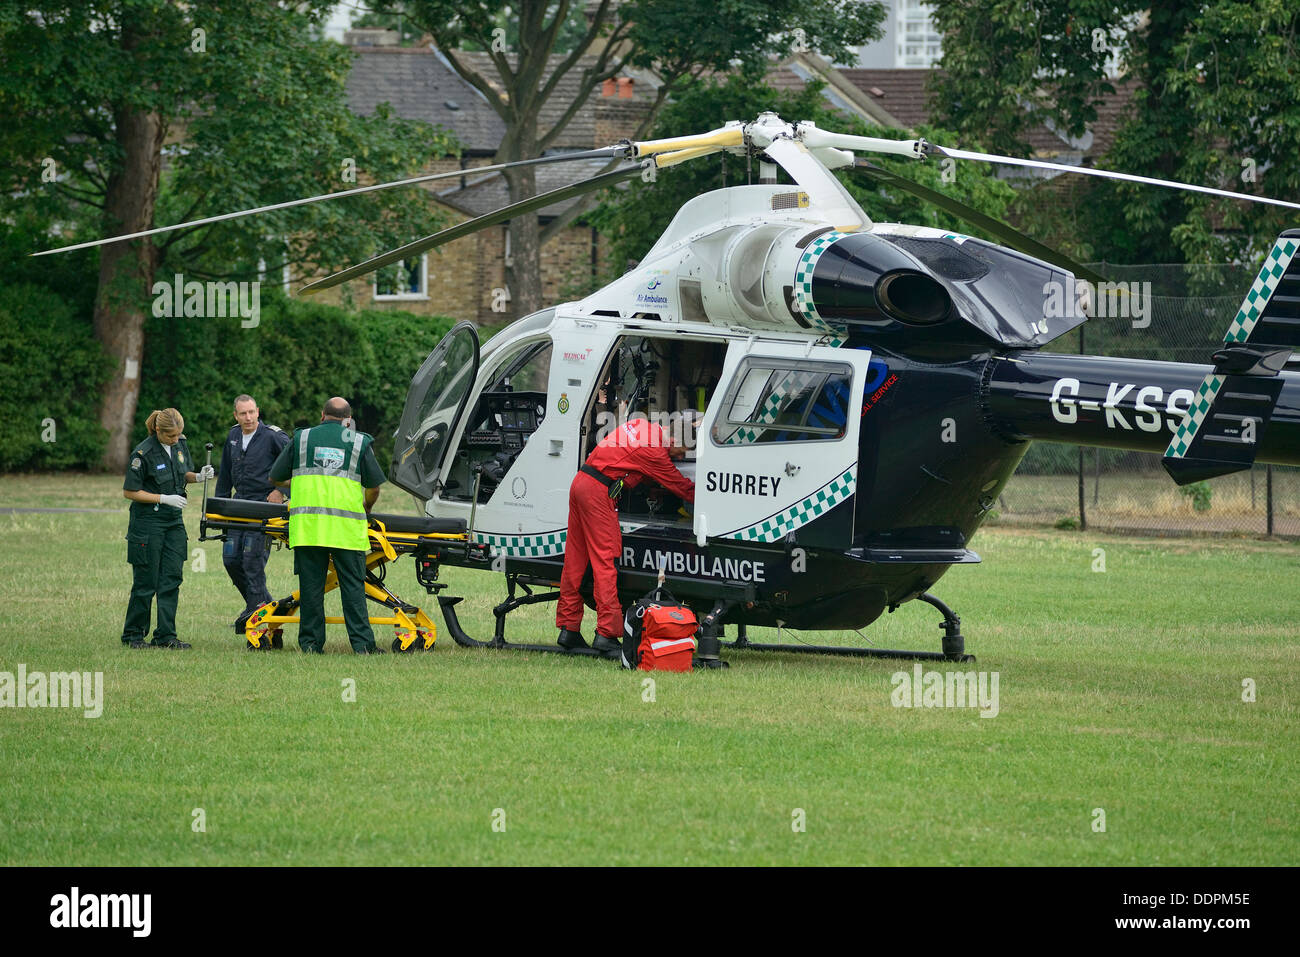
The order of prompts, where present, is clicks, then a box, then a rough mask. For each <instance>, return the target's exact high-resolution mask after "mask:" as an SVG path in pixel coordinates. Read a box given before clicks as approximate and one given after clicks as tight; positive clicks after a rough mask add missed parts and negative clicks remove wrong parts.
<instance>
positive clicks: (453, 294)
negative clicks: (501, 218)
mask: <svg viewBox="0 0 1300 957" xmlns="http://www.w3.org/2000/svg"><path fill="white" fill-rule="evenodd" d="M354 53H355V59H354V61H353V67H352V73H351V75H350V77H349V80H348V105H349V106H350V107H351V109H352V110H354V111H355V112H357V113H359V114H362V115H367V114H371V113H373V112H374V111H375V109H376V107H377V106H378V105H379V104H381V103H385V102H386V103H389V104H391V106H392V108H393V111H394V113H396V115H398V116H400V117H403V118H404V119H412V120H423V121H424V122H427V123H430V124H432V125H435V126H440V127H443V128H445V129H446V130H448V131H450V132H451V133H452V134H454V136H455V137H456V139H457V140H458V141H459V143H460V144H461V156H460V157H459V158H456V157H442V158H439V159H436V160H433V161H432V162H430V163H429V164H428V165H427V166H426V167H425V168H424V170H423V171H422V172H426V173H436V172H450V171H453V170H456V169H463V170H465V175H463V176H461V177H458V178H456V179H450V180H440V181H437V182H433V183H428V184H422V185H421V186H418V187H414V188H423V189H426V190H427V191H428V192H430V193H432V194H433V195H434V196H435V197H436V200H437V202H438V204H439V205H440V206H441V207H442V210H443V212H444V213H445V214H446V216H447V218H448V220H449V225H450V224H451V223H457V222H463V221H465V220H467V219H472V218H473V217H475V216H479V215H482V214H484V213H487V212H490V211H492V210H494V209H498V208H500V207H501V206H505V205H507V204H508V203H509V192H508V189H507V187H506V182H505V179H504V178H503V177H502V176H501V174H500V173H489V174H486V175H480V176H475V175H474V174H473V172H472V170H473V169H474V168H475V167H481V166H488V165H490V164H491V162H492V157H493V155H494V154H495V153H496V150H497V147H498V145H499V144H500V142H501V139H502V137H503V135H504V133H505V125H504V123H503V122H502V120H501V118H500V117H499V116H497V114H496V112H495V111H494V110H493V109H492V107H491V106H490V105H489V104H488V102H487V100H486V99H485V98H484V97H483V95H482V94H481V93H479V92H478V91H477V90H476V89H474V87H472V86H471V85H470V84H469V83H467V82H465V80H463V79H462V78H461V77H460V76H459V75H458V74H457V73H456V72H455V70H453V69H452V68H451V66H450V65H449V64H448V63H447V61H446V60H445V59H444V58H443V57H442V56H441V55H440V54H439V53H438V51H437V50H435V49H433V48H432V47H429V46H418V47H399V46H358V47H354ZM458 57H460V58H463V59H464V60H465V61H468V62H469V64H470V65H472V66H473V67H474V68H475V69H476V70H478V71H480V72H481V73H482V74H483V75H484V76H485V77H487V78H488V79H489V80H491V79H492V78H493V77H494V76H495V74H494V72H493V70H492V68H491V66H490V61H489V60H488V57H487V55H486V54H482V53H468V52H459V53H458ZM557 59H558V58H557ZM580 74H581V69H580V67H579V68H575V70H574V71H572V72H571V73H570V74H569V75H567V76H565V77H563V78H562V79H561V81H560V83H559V84H558V86H557V89H556V91H555V93H554V95H553V96H552V97H551V98H550V100H549V101H548V103H547V105H546V106H545V107H543V109H542V114H541V116H540V118H539V129H542V130H545V129H548V128H549V127H550V126H551V125H552V124H553V123H554V122H555V120H556V119H558V118H559V116H560V114H561V113H562V112H563V110H564V109H565V107H567V105H568V104H569V103H571V102H572V101H573V96H574V91H575V88H576V86H577V83H578V77H579V76H580ZM638 82H639V83H640V88H639V89H638V86H637V84H638ZM652 96H653V90H651V89H649V88H648V84H646V82H645V80H644V78H643V77H639V76H627V77H619V78H618V79H617V81H613V82H610V83H606V84H605V86H604V88H598V89H597V90H596V91H595V92H594V93H593V94H592V95H591V97H590V98H589V99H588V101H587V103H586V104H585V105H584V107H583V108H582V109H581V110H580V111H579V112H578V113H577V114H576V115H575V116H574V117H573V118H572V119H571V120H570V122H569V123H568V125H567V126H566V127H565V129H564V131H563V132H562V133H561V135H560V137H559V139H558V141H557V142H556V143H555V144H554V145H553V147H552V151H554V152H564V151H570V150H585V149H592V148H594V147H598V146H607V145H610V144H612V143H615V142H617V141H618V140H620V139H623V138H625V137H628V136H631V135H632V133H633V132H634V131H635V129H636V127H637V125H638V124H639V123H640V122H641V120H642V119H643V118H644V116H645V114H646V111H647V110H648V108H649V103H650V99H651V98H652ZM606 165H607V164H606V163H605V162H604V161H592V162H584V161H579V162H575V163H572V164H562V165H556V166H542V167H538V169H537V189H538V191H539V192H544V191H547V190H552V189H558V188H560V187H561V186H566V185H569V184H571V183H574V182H578V181H579V180H582V179H586V178H588V177H589V176H592V175H594V174H595V173H597V172H599V171H600V170H601V169H604V168H605V166H606ZM576 202H578V201H577V200H570V201H568V202H566V203H559V204H555V205H554V206H550V207H547V208H546V209H544V210H542V212H541V214H540V218H541V224H542V228H543V229H545V228H546V227H547V226H548V224H551V223H554V222H555V221H556V220H557V219H568V218H571V217H572V215H573V213H574V211H575V210H574V204H575V203H576ZM412 238H415V237H412ZM508 245H509V240H508V232H507V228H506V226H505V225H504V224H502V225H499V226H492V227H488V228H487V229H484V230H482V231H480V232H478V233H476V234H474V235H472V236H467V237H465V238H463V239H459V240H456V241H455V242H453V243H450V244H449V245H447V246H444V247H441V248H439V249H435V250H431V251H430V252H428V253H426V254H424V255H423V256H421V257H420V259H419V261H412V262H405V263H403V264H401V268H399V267H397V266H392V267H389V268H388V269H386V270H381V271H380V272H379V273H376V274H373V275H371V276H368V277H365V278H363V279H357V280H354V281H353V282H351V283H348V284H346V285H345V286H344V287H340V288H338V289H331V290H326V291H324V292H323V293H322V294H321V298H322V299H323V300H325V301H329V302H344V301H349V300H350V303H351V305H352V306H353V307H356V308H368V309H385V308H393V309H401V310H405V311H408V312H415V313H419V314H428V315H448V316H452V317H454V318H456V319H470V320H473V321H475V322H478V323H480V324H484V325H500V324H502V323H504V322H508V321H510V320H511V319H514V318H516V316H515V314H514V311H513V307H512V304H510V303H508V302H506V301H505V300H504V297H503V290H504V289H505V285H506V282H505V258H506V256H508V255H509V248H508ZM604 245H605V244H604V243H603V242H602V240H601V239H600V237H599V236H598V235H597V233H596V231H595V230H593V229H591V228H589V227H586V226H575V225H572V224H567V223H563V222H562V223H561V224H560V225H559V226H558V227H557V232H556V233H555V235H554V236H553V237H552V238H551V239H549V240H548V241H547V242H545V243H544V245H543V246H542V286H543V300H544V301H545V302H547V303H551V302H557V301H562V300H564V299H566V298H574V297H576V296H579V295H584V294H585V293H586V292H587V291H588V290H590V289H591V288H592V286H593V281H594V278H595V276H597V275H598V271H599V270H600V269H601V268H602V267H603V260H602V258H601V257H602V255H603V250H604ZM291 278H292V279H293V280H296V281H295V282H291V288H292V287H294V286H296V285H298V284H300V282H303V281H306V280H305V278H303V279H301V280H300V279H299V277H291ZM344 289H346V290H347V292H346V293H345V292H344V291H343V290H344ZM494 306H495V307H496V308H495V309H494Z"/></svg>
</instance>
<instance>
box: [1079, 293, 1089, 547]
mask: <svg viewBox="0 0 1300 957" xmlns="http://www.w3.org/2000/svg"><path fill="white" fill-rule="evenodd" d="M1087 324H1088V320H1087V319H1086V318H1085V319H1084V320H1083V322H1081V323H1079V355H1083V354H1084V351H1083V327H1084V326H1086V325H1087ZM1078 449H1079V531H1084V530H1085V529H1087V527H1088V513H1087V512H1086V511H1085V510H1084V507H1083V446H1082V445H1080V446H1078Z"/></svg>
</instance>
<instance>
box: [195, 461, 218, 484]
mask: <svg viewBox="0 0 1300 957" xmlns="http://www.w3.org/2000/svg"><path fill="white" fill-rule="evenodd" d="M198 474H199V481H200V482H202V481H203V480H204V479H210V478H216V477H217V470H216V469H214V468H213V467H212V466H211V465H205V466H203V468H201V469H199V473H198Z"/></svg>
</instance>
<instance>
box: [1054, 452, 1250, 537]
mask: <svg viewBox="0 0 1300 957" xmlns="http://www.w3.org/2000/svg"><path fill="white" fill-rule="evenodd" d="M1269 514H1270V515H1271V514H1272V513H1271V512H1270V513H1269ZM1087 527H1088V513H1087V512H1085V511H1084V508H1083V446H1082V445H1080V446H1079V530H1080V531H1083V530H1085V529H1086V528H1087Z"/></svg>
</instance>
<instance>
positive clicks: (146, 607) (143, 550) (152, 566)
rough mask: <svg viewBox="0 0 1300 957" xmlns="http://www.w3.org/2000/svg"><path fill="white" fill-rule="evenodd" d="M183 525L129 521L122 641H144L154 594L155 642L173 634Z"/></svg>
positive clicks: (181, 570) (181, 566)
mask: <svg viewBox="0 0 1300 957" xmlns="http://www.w3.org/2000/svg"><path fill="white" fill-rule="evenodd" d="M187 542H188V539H187V538H186V536H185V526H184V525H181V524H176V525H168V526H163V527H158V526H144V525H136V524H133V525H132V527H131V528H130V529H129V530H128V531H127V533H126V548H127V561H128V562H130V564H131V576H132V580H131V598H130V600H129V601H128V602H127V605H126V624H124V625H123V626H122V641H123V642H130V641H135V640H137V639H138V640H140V641H144V640H145V639H146V638H148V637H149V618H150V616H151V613H152V611H153V600H154V597H155V596H157V598H158V627H157V628H155V629H154V633H153V640H154V642H155V643H158V642H164V641H167V640H168V639H171V638H175V637H176V603H177V601H178V600H179V598H180V590H181V579H182V577H183V573H184V569H185V557H186V545H187Z"/></svg>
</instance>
